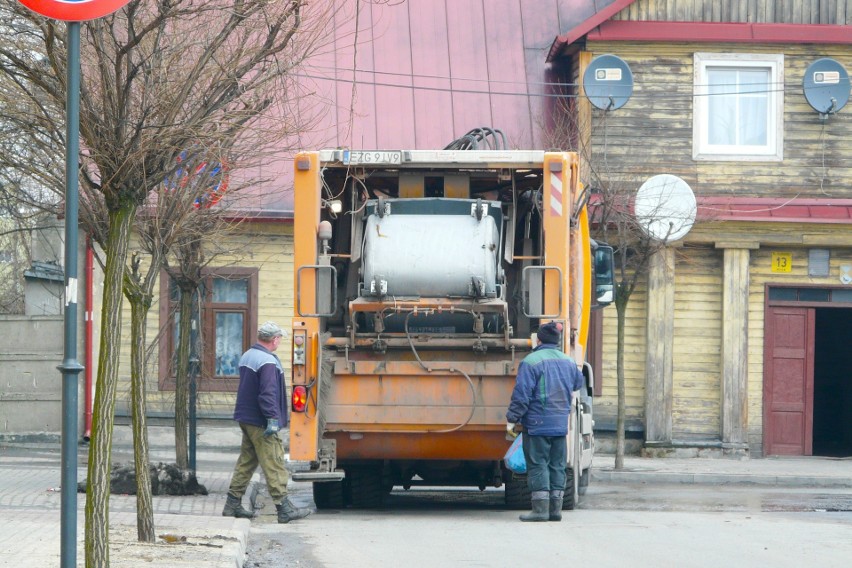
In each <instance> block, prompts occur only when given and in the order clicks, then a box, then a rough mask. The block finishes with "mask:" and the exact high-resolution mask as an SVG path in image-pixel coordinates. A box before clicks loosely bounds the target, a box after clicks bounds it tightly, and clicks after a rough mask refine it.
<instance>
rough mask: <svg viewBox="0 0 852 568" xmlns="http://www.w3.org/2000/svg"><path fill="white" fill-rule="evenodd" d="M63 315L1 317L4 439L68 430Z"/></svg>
mask: <svg viewBox="0 0 852 568" xmlns="http://www.w3.org/2000/svg"><path fill="white" fill-rule="evenodd" d="M62 330H63V318H62V316H0V437H5V436H7V435H22V434H28V433H51V434H56V433H58V432H59V431H61V429H62V375H61V374H60V372H59V371H58V370H57V369H56V366H57V365H58V364H60V363H61V362H62V356H63V336H62Z"/></svg>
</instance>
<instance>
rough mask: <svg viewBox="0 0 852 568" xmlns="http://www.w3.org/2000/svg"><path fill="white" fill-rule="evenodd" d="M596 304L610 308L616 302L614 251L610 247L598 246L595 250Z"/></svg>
mask: <svg viewBox="0 0 852 568" xmlns="http://www.w3.org/2000/svg"><path fill="white" fill-rule="evenodd" d="M594 260H595V262H594V267H595V303H596V304H597V305H598V306H600V307H603V306H608V305H610V304H611V303H612V302H613V300H615V289H614V288H613V282H614V277H613V272H614V271H613V251H612V247H611V246H609V245H598V246H597V248H595V256H594Z"/></svg>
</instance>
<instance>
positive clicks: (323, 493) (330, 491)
mask: <svg viewBox="0 0 852 568" xmlns="http://www.w3.org/2000/svg"><path fill="white" fill-rule="evenodd" d="M314 504H315V505H316V506H317V510H318V511H321V510H324V509H342V508H344V507H345V506H346V501H345V499H344V498H343V482H342V481H324V482H316V483H314Z"/></svg>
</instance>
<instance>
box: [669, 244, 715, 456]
mask: <svg viewBox="0 0 852 568" xmlns="http://www.w3.org/2000/svg"><path fill="white" fill-rule="evenodd" d="M675 258H676V261H675V262H676V265H675V314H674V338H673V363H674V364H673V377H672V396H673V402H672V438H673V439H675V440H718V439H719V436H720V432H721V426H720V415H721V414H720V405H721V391H720V388H721V387H720V372H721V365H722V363H721V345H722V251H720V250H715V249H710V248H703V249H702V248H687V249H681V250H678V251H677V254H676V257H675Z"/></svg>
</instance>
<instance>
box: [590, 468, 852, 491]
mask: <svg viewBox="0 0 852 568" xmlns="http://www.w3.org/2000/svg"><path fill="white" fill-rule="evenodd" d="M592 479H593V480H594V481H597V482H600V483H622V484H624V483H654V484H672V485H678V484H695V485H738V484H740V485H762V486H774V487H823V488H848V487H852V478H838V477H817V476H803V475H759V474H737V473H680V472H666V471H629V470H622V471H613V470H606V469H597V470H596V469H592Z"/></svg>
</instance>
